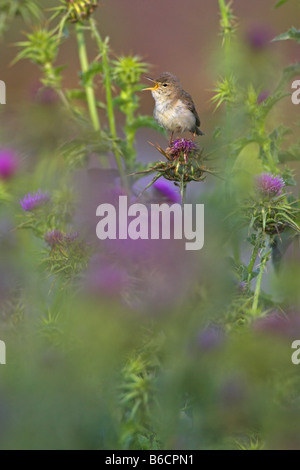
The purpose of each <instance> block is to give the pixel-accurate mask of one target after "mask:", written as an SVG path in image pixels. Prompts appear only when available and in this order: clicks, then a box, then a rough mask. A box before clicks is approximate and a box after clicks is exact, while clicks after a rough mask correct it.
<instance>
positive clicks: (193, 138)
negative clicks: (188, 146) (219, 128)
mask: <svg viewBox="0 0 300 470" xmlns="http://www.w3.org/2000/svg"><path fill="white" fill-rule="evenodd" d="M192 135H193V137H192V141H193V142H194V141H195V137H196V132H192Z"/></svg>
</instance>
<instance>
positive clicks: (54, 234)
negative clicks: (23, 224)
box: [44, 230, 64, 248]
mask: <svg viewBox="0 0 300 470" xmlns="http://www.w3.org/2000/svg"><path fill="white" fill-rule="evenodd" d="M44 238H45V242H46V243H47V244H48V245H49V246H51V247H52V248H53V247H54V246H56V245H57V244H59V243H62V241H63V240H64V234H63V233H62V232H61V231H60V230H51V231H50V232H47V233H46V235H45V237H44Z"/></svg>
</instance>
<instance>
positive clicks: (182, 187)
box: [180, 179, 186, 207]
mask: <svg viewBox="0 0 300 470" xmlns="http://www.w3.org/2000/svg"><path fill="white" fill-rule="evenodd" d="M180 194H181V205H182V207H184V204H185V198H186V183H184V181H183V179H182V180H181V182H180Z"/></svg>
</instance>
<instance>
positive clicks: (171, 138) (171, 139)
mask: <svg viewBox="0 0 300 470" xmlns="http://www.w3.org/2000/svg"><path fill="white" fill-rule="evenodd" d="M173 135H174V131H172V132H171V137H170V142H169V145H171V144H172V142H173Z"/></svg>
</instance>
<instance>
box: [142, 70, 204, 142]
mask: <svg viewBox="0 0 300 470" xmlns="http://www.w3.org/2000/svg"><path fill="white" fill-rule="evenodd" d="M146 78H147V79H148V80H150V81H151V82H153V83H155V86H154V87H151V88H144V91H145V90H151V92H152V96H153V98H154V100H155V107H154V112H153V116H154V119H155V120H156V121H157V122H158V124H159V125H160V126H162V127H164V128H165V129H166V131H167V132H170V133H171V138H170V143H171V142H172V140H173V135H174V132H179V133H182V132H186V131H188V132H191V133H192V134H193V137H195V135H196V134H197V135H205V134H204V133H203V132H202V131H201V130H200V129H199V127H200V119H199V116H198V113H197V111H196V108H195V105H194V102H193V100H192V97H191V95H189V93H187V92H186V91H184V89H183V88H182V86H181V83H180V81H179V80H178V78H177V77H175V75H172V74H171V73H169V72H163V73H162V74H161V75H160V76H159V77H158V78H157V79H156V80H154V79H153V78H150V77H146Z"/></svg>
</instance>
